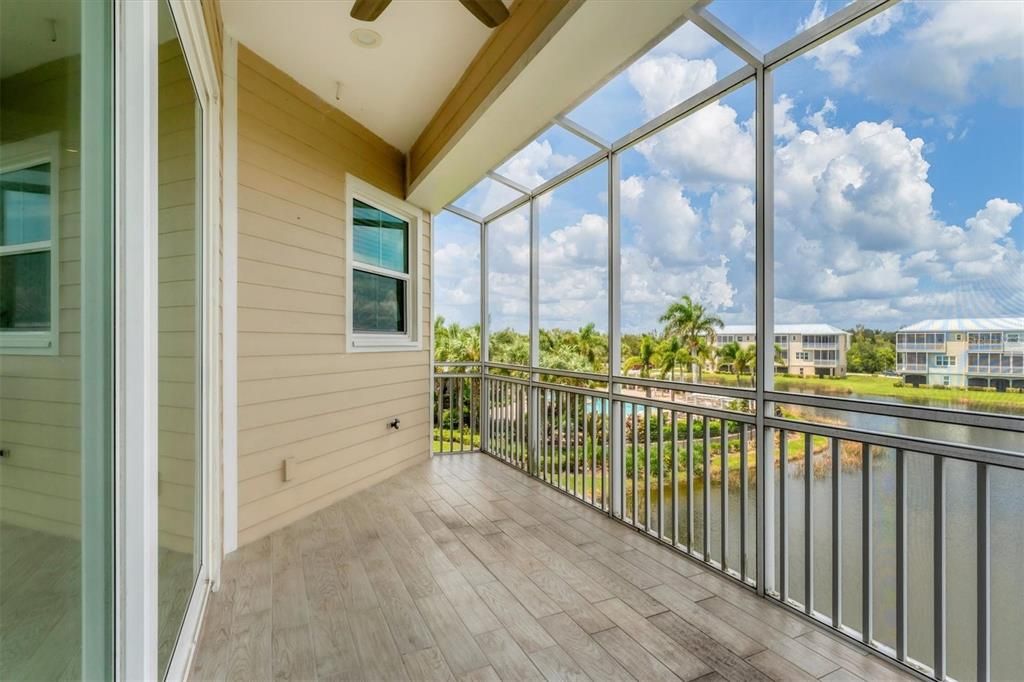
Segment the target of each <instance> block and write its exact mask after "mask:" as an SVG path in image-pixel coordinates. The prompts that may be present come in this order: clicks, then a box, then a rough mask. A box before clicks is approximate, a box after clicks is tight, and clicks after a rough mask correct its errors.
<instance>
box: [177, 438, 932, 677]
mask: <svg viewBox="0 0 1024 682" xmlns="http://www.w3.org/2000/svg"><path fill="white" fill-rule="evenodd" d="M705 675H710V676H713V677H715V678H716V679H717V678H718V677H717V676H719V675H720V676H722V677H723V678H725V679H730V680H754V679H769V678H773V677H774V678H779V676H782V678H784V679H796V678H798V677H799V678H806V679H813V678H815V677H823V676H827V675H832V676H833V677H834V678H840V677H843V678H850V679H852V678H853V676H857V677H859V678H863V679H885V680H894V679H907V680H910V679H912V677H911V676H910V675H909V674H908V673H905V672H903V671H902V670H899V669H897V668H896V667H894V666H892V665H889V664H887V663H886V662H884V661H882V660H881V659H879V658H877V657H874V656H871V655H865V654H864V652H863V651H862V650H860V649H858V648H856V647H854V646H852V645H850V644H847V643H845V642H843V641H842V640H841V638H839V637H837V636H835V635H833V634H831V633H829V632H828V631H827V629H826V628H823V627H821V626H819V625H816V624H814V623H812V622H809V621H807V620H806V619H804V618H801V617H800V616H798V615H797V614H795V613H790V612H788V609H787V608H786V607H782V606H774V605H772V604H771V603H770V601H766V600H765V599H762V598H759V597H758V596H757V594H756V592H755V591H754V590H752V589H751V588H749V587H745V586H744V585H742V584H741V583H740V582H738V581H736V580H734V579H732V578H730V577H727V576H724V575H723V574H721V573H720V572H719V571H717V570H715V569H714V568H712V567H704V566H702V565H701V562H699V561H694V560H693V559H691V558H688V557H684V556H681V555H680V554H679V553H678V552H676V551H674V550H672V549H670V548H668V547H665V546H662V545H659V543H658V542H657V541H656V540H654V539H653V538H650V537H644V536H643V535H642V534H638V533H637V532H636V531H634V530H631V529H630V528H628V527H627V526H625V525H623V524H622V523H621V522H620V521H618V520H616V519H613V518H609V516H608V515H607V514H606V513H605V512H602V511H599V510H598V509H596V508H593V507H592V506H590V505H589V504H581V503H579V502H578V501H574V500H573V499H571V498H570V497H567V496H566V495H565V494H564V493H562V492H560V491H559V490H557V489H556V488H554V487H552V485H549V484H548V483H547V482H544V481H542V480H541V479H538V478H535V477H532V476H530V475H528V474H526V473H523V472H521V471H517V470H516V469H515V468H513V467H510V466H508V465H507V464H505V463H503V462H501V461H499V460H498V459H496V458H494V457H491V456H488V455H485V454H480V453H475V452H466V453H463V454H453V455H443V456H436V457H434V458H433V459H431V460H429V461H426V462H424V463H423V464H420V465H417V466H415V467H412V468H409V469H407V470H405V471H404V472H402V473H400V474H398V475H397V476H395V477H393V478H391V479H388V480H386V481H384V482H382V483H378V484H377V485H375V486H373V487H372V488H369V489H367V490H365V491H363V492H361V493H358V494H356V495H354V496H352V497H349V498H347V499H345V500H343V501H341V502H339V503H336V504H334V505H332V506H330V507H327V508H326V509H323V510H321V511H319V512H317V513H316V514H314V515H313V516H311V517H308V518H307V519H304V520H303V521H300V522H298V523H295V524H292V525H291V526H288V527H287V528H284V529H283V530H280V531H277V532H275V533H273V534H272V535H270V536H269V537H266V538H263V539H262V540H260V541H257V542H254V543H252V544H250V545H247V546H246V547H244V548H242V549H241V550H240V551H239V552H237V553H236V554H234V555H232V556H231V557H230V558H229V559H228V561H227V563H226V564H225V566H224V572H223V578H222V587H221V590H220V591H219V592H217V593H216V594H214V595H213V596H212V598H211V600H210V603H209V606H208V608H207V616H206V624H205V626H204V630H203V633H202V636H201V639H200V642H199V646H198V651H197V654H196V658H195V663H194V667H193V671H192V676H193V678H194V679H202V680H207V679H211V680H212V679H218V680H219V679H260V680H264V679H267V680H268V679H271V678H277V677H289V678H291V679H305V680H311V679H353V680H407V679H408V680H434V679H437V680H441V679H446V680H452V679H491V680H527V679H530V680H543V679H548V680H561V679H568V678H572V679H580V680H585V679H595V680H596V679H615V680H628V679H638V680H651V679H685V680H693V679H697V678H699V677H702V676H705ZM830 679H831V678H830Z"/></svg>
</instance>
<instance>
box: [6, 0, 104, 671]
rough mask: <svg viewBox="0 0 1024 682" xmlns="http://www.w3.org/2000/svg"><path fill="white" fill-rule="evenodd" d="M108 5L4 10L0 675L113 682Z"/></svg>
mask: <svg viewBox="0 0 1024 682" xmlns="http://www.w3.org/2000/svg"><path fill="white" fill-rule="evenodd" d="M113 10H114V4H113V3H110V2H80V0H48V1H47V2H45V3H40V2H0V247H3V249H2V250H4V251H7V253H6V254H5V255H0V337H2V338H0V396H3V400H2V401H0V447H2V448H3V449H4V450H6V452H5V454H6V455H7V456H5V457H4V458H2V459H0V680H57V679H87V680H105V679H114V678H115V677H116V672H115V668H114V665H113V658H114V638H113V623H114V597H113V595H114V572H113V557H114V545H113V534H114V528H115V522H114V512H113V510H114V492H113V491H114V484H113V471H114V468H115V467H114V448H113V423H114V417H113V412H114V407H113V402H114V401H113V338H114V333H113V332H114V327H113V319H112V308H113V300H114V292H113V288H112V281H113V278H114V272H113V267H112V264H111V262H110V260H109V254H111V253H112V252H113V241H112V240H113V221H112V220H111V216H112V215H113V196H114V192H113V177H112V172H111V168H112V164H113V157H114V154H113V147H112V145H111V144H110V140H111V138H112V136H113V129H114V126H113V116H112V104H111V103H112V101H113V83H112V80H113V73H114V68H113V60H112V56H113V27H114V25H115V23H114V18H113ZM51 26H52V27H55V31H56V37H51V35H50V30H51ZM15 169H17V170H15ZM3 171H6V172H3ZM51 192H52V193H53V194H58V193H59V195H58V196H54V197H53V199H56V200H58V201H59V204H60V206H61V207H62V209H63V210H62V211H61V212H60V214H59V215H57V216H54V215H53V214H52V212H51ZM55 203H56V202H55ZM53 219H55V220H53ZM51 220H53V222H52V223H51ZM58 237H61V238H63V241H62V243H61V244H60V266H59V267H57V265H56V263H54V261H53V256H54V251H52V250H50V249H49V248H44V249H38V248H36V249H34V250H32V251H22V252H19V253H13V252H12V251H16V250H17V249H18V248H24V247H19V246H18V245H24V244H30V243H35V242H40V241H43V242H45V241H49V240H51V239H53V241H54V246H56V239H57V238H58ZM12 247H13V248H12ZM55 268H56V272H55V271H54V270H55ZM54 275H56V276H57V277H56V286H54V284H53V282H54ZM56 301H59V302H60V303H61V306H60V320H61V324H60V329H59V333H47V332H48V331H49V332H57V330H54V329H52V328H51V325H52V320H51V310H52V307H51V305H52V303H54V302H56Z"/></svg>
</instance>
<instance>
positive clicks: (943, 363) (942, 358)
mask: <svg viewBox="0 0 1024 682" xmlns="http://www.w3.org/2000/svg"><path fill="white" fill-rule="evenodd" d="M935 366H936V367H956V357H954V356H952V355H936V356H935Z"/></svg>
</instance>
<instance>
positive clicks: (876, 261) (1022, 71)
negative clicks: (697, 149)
mask: <svg viewBox="0 0 1024 682" xmlns="http://www.w3.org/2000/svg"><path fill="white" fill-rule="evenodd" d="M968 27H969V30H968ZM774 97H775V101H776V105H775V112H774V120H775V177H774V184H775V187H774V192H775V194H774V201H775V207H774V210H775V222H774V224H775V295H776V300H775V320H776V323H792V324H810V323H815V324H829V325H832V326H835V327H839V328H841V329H844V330H847V331H849V332H852V336H850V337H849V343H850V345H849V347H848V348H841V349H840V353H839V363H838V364H839V368H840V373H842V368H843V366H845V369H847V370H848V371H849V376H847V377H846V378H845V379H843V380H842V381H839V382H831V385H829V386H824V385H822V384H821V383H820V382H818V383H815V382H814V381H813V380H812V381H807V380H798V379H796V378H794V377H789V376H777V377H776V382H775V384H776V388H778V389H781V390H794V391H801V392H808V391H809V392H815V393H830V394H831V393H835V392H837V391H842V393H843V394H845V395H849V396H851V397H855V398H862V399H876V400H882V401H898V402H908V403H914V404H921V403H924V404H927V405H933V406H939V407H949V408H955V409H966V410H986V411H996V412H1002V413H1009V414H1017V415H1019V414H1024V400H1022V397H1021V396H1022V395H1024V394H1021V393H1019V392H1015V391H1013V390H1009V389H1013V388H1015V387H1024V375H1014V374H1013V373H1012V372H1008V373H1006V374H1002V373H996V372H972V371H971V364H970V363H968V362H967V355H966V354H967V352H968V350H969V346H970V337H967V336H965V334H967V333H969V332H976V333H985V334H997V335H998V334H1001V333H1005V332H1014V331H1018V332H1019V331H1020V330H1021V329H1022V327H1024V250H1022V245H1024V218H1022V212H1024V154H1021V150H1022V149H1024V125H1022V121H1024V5H1021V4H1020V3H1004V2H981V1H979V2H971V3H961V2H928V3H900V4H899V5H895V6H893V7H892V8H890V9H887V10H885V11H884V12H882V13H880V14H878V15H876V16H874V17H872V18H871V19H869V20H867V21H866V22H864V23H862V24H859V25H858V26H857V27H855V28H854V29H851V30H850V31H848V32H846V33H843V34H841V35H840V36H839V37H837V38H835V39H834V40H832V41H829V42H826V43H823V44H822V45H820V46H819V47H817V48H815V49H814V50H812V51H810V52H808V53H807V54H805V55H803V56H801V57H799V58H797V59H794V60H792V61H790V62H788V63H786V64H785V65H783V66H781V67H780V68H778V69H777V70H776V72H775V84H774ZM958 335H959V336H960V338H959V339H958V338H957V336H958ZM991 338H992V337H987V338H986V341H987V342H989V343H994V344H995V346H993V347H985V348H981V349H979V350H984V351H997V355H1000V356H1001V357H1010V354H1011V353H1012V351H1010V350H1009V349H1004V348H1003V347H1002V345H1001V339H1002V337H1001V336H999V337H996V338H997V339H998V340H994V341H992V340H990V339H991ZM908 352H915V353H920V357H915V356H908V355H907V353H908ZM898 353H903V354H904V355H903V357H902V361H901V359H900V358H899V356H898ZM938 356H949V357H951V358H954V359H955V364H953V362H950V363H949V365H948V366H945V365H940V364H939V363H938V362H937V361H936V358H937V357H938ZM819 369H820V368H819ZM819 373H820V372H819ZM777 374H778V373H777ZM946 376H948V377H949V383H948V386H949V388H948V389H943V386H944V385H945V383H946V379H945V378H944V377H946ZM913 386H920V387H919V388H914V387H913ZM968 389H985V390H968ZM930 428H932V429H940V430H941V428H942V427H941V426H940V425H933V426H932V427H930ZM918 435H921V436H922V437H924V436H926V435H928V434H925V433H920V434H918ZM931 437H934V438H936V439H942V433H941V432H935V433H932V435H931ZM952 672H953V673H956V674H969V673H968V672H966V671H965V672H962V673H961V672H958V671H952ZM1007 674H1009V673H1007Z"/></svg>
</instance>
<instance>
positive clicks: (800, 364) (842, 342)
mask: <svg viewBox="0 0 1024 682" xmlns="http://www.w3.org/2000/svg"><path fill="white" fill-rule="evenodd" d="M754 333H755V329H754V325H752V324H751V325H744V324H727V325H725V326H724V327H723V328H722V329H721V330H719V332H718V333H717V335H716V336H715V347H716V348H721V347H722V346H724V345H725V344H727V343H732V342H734V341H735V342H736V343H738V344H740V345H741V346H750V345H752V344H753V343H754V341H755V337H754ZM775 345H776V346H778V348H779V350H780V353H779V355H778V356H777V357H776V359H775V367H776V370H777V371H779V372H782V373H784V374H795V375H796V376H801V377H803V376H819V377H822V376H824V377H829V376H832V377H844V376H846V353H847V351H848V350H849V349H850V333H849V332H846V331H843V330H842V329H839V328H838V327H833V326H832V325H830V324H778V325H775Z"/></svg>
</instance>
